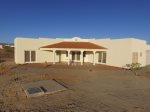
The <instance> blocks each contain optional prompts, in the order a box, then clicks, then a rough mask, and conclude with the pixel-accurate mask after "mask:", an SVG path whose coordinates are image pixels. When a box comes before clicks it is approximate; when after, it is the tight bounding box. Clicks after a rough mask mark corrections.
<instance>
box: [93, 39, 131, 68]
mask: <svg viewBox="0 0 150 112" xmlns="http://www.w3.org/2000/svg"><path fill="white" fill-rule="evenodd" d="M92 42H93V43H95V44H98V45H100V46H103V47H106V48H107V58H106V60H107V61H106V64H107V65H112V66H118V67H124V66H125V65H126V64H128V63H131V45H132V41H131V39H112V40H111V39H96V40H93V41H92Z"/></svg>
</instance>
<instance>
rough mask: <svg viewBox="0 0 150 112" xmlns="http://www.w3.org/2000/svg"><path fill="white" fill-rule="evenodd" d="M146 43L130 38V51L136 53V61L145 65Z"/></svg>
mask: <svg viewBox="0 0 150 112" xmlns="http://www.w3.org/2000/svg"><path fill="white" fill-rule="evenodd" d="M146 47H147V44H146V41H144V40H139V39H132V53H133V52H137V53H138V63H140V64H141V65H142V66H145V65H146V49H147V48H146Z"/></svg>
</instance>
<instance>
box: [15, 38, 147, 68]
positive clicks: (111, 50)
mask: <svg viewBox="0 0 150 112" xmlns="http://www.w3.org/2000/svg"><path fill="white" fill-rule="evenodd" d="M62 41H82V42H83V41H84V42H92V43H95V44H97V45H100V46H103V47H105V48H107V57H106V64H107V65H111V66H118V67H124V66H125V65H126V64H129V63H132V53H133V52H138V55H139V63H141V64H142V66H145V65H146V50H150V46H148V45H147V43H146V41H144V40H139V39H135V38H126V39H80V38H78V37H75V38H72V39H61V38H57V39H47V38H39V39H31V38H16V39H15V62H16V63H17V64H24V63H25V62H24V51H25V50H34V51H36V62H35V63H41V62H45V61H47V62H53V52H52V51H50V50H48V49H46V48H45V50H41V49H40V47H41V46H45V45H49V44H54V43H58V42H62ZM55 50H57V49H55ZM62 50H64V51H61V61H68V57H66V51H67V50H68V49H62ZM72 50H75V51H79V49H72ZM84 50H85V51H87V53H86V57H85V58H84V62H91V63H93V52H92V51H94V49H93V50H92V49H91V51H88V50H86V49H84ZM140 54H142V56H141V55H140ZM55 61H56V62H59V55H57V53H56V54H55ZM95 62H96V63H97V64H99V62H98V53H96V55H95Z"/></svg>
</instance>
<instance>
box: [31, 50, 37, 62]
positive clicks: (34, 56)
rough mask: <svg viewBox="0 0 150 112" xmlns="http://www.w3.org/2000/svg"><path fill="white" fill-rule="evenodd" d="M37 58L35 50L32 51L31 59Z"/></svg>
mask: <svg viewBox="0 0 150 112" xmlns="http://www.w3.org/2000/svg"><path fill="white" fill-rule="evenodd" d="M35 60H36V54H35V51H31V61H35Z"/></svg>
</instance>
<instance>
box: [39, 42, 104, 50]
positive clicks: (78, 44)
mask: <svg viewBox="0 0 150 112" xmlns="http://www.w3.org/2000/svg"><path fill="white" fill-rule="evenodd" d="M41 48H71V49H73V48H74V49H106V48H105V47H102V46H99V45H97V44H94V43H91V42H59V43H55V44H51V45H46V46H42V47H41Z"/></svg>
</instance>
